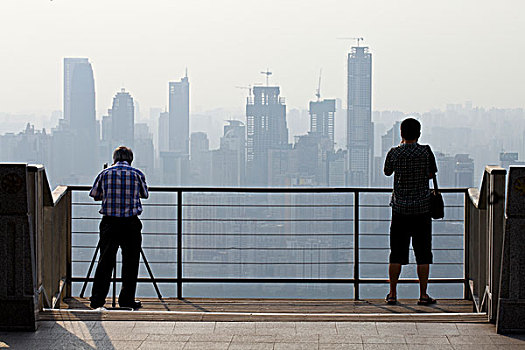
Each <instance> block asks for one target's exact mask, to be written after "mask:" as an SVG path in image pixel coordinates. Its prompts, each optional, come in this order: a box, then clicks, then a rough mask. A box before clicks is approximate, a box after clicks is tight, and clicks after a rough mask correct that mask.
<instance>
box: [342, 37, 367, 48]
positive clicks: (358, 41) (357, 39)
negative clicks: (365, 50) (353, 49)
mask: <svg viewBox="0 0 525 350" xmlns="http://www.w3.org/2000/svg"><path fill="white" fill-rule="evenodd" d="M337 39H338V40H355V41H357V47H359V44H360V43H361V41H363V40H365V38H362V37H359V38H354V37H344V38H337Z"/></svg>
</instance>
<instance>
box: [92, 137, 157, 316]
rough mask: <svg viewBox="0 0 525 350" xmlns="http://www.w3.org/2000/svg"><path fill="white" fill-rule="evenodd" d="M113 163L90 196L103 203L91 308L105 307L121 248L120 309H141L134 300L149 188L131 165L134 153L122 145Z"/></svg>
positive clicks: (102, 173) (104, 171) (97, 181)
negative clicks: (144, 200) (142, 203)
mask: <svg viewBox="0 0 525 350" xmlns="http://www.w3.org/2000/svg"><path fill="white" fill-rule="evenodd" d="M113 162H114V164H113V165H112V166H111V167H109V168H107V169H104V170H103V171H102V172H100V174H98V176H97V178H96V180H95V183H94V184H93V188H92V189H91V191H90V192H89V195H90V196H91V197H93V199H94V200H96V201H100V200H101V201H102V208H101V209H100V214H102V215H103V217H102V221H101V222H100V240H99V247H100V258H99V261H98V266H97V270H96V272H95V281H94V283H93V289H92V292H91V298H90V301H91V303H90V306H91V308H93V309H97V308H99V307H103V306H104V303H105V302H106V296H107V294H108V292H109V286H110V283H111V272H112V271H113V266H115V261H116V257H117V251H118V248H119V247H120V248H121V249H122V288H121V290H120V295H119V300H118V303H119V305H120V306H121V307H130V308H133V309H138V308H140V307H141V306H142V304H141V303H140V301H137V300H135V291H136V288H137V275H138V270H139V258H140V250H141V244H142V235H141V230H142V223H141V222H140V220H139V218H138V216H139V215H140V214H141V213H142V205H141V203H140V198H148V186H147V185H146V177H145V176H144V174H143V173H142V172H141V171H140V170H138V169H136V168H133V167H132V166H131V163H132V162H133V152H132V151H131V149H130V148H128V147H124V146H120V147H118V148H117V149H115V151H114V152H113Z"/></svg>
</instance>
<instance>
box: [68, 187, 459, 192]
mask: <svg viewBox="0 0 525 350" xmlns="http://www.w3.org/2000/svg"><path fill="white" fill-rule="evenodd" d="M67 188H68V189H69V190H70V191H89V190H91V186H88V185H68V186H67ZM468 190H469V188H467V187H447V188H441V187H440V188H439V192H442V193H467V192H468ZM148 191H150V192H205V193H210V192H219V193H220V192H231V193H356V192H359V193H378V192H379V193H389V192H392V188H388V187H202V186H199V187H190V186H180V187H179V186H149V187H148Z"/></svg>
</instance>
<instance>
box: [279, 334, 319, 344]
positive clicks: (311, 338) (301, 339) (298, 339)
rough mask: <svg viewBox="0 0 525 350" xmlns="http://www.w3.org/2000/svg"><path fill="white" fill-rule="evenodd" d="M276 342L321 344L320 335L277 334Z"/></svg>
mask: <svg viewBox="0 0 525 350" xmlns="http://www.w3.org/2000/svg"><path fill="white" fill-rule="evenodd" d="M275 342H276V343H318V342H319V335H317V334H309V335H305V334H301V335H298V334H292V335H286V334H277V335H275Z"/></svg>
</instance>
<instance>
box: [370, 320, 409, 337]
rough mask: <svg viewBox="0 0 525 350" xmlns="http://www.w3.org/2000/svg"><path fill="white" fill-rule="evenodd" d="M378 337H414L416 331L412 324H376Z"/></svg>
mask: <svg viewBox="0 0 525 350" xmlns="http://www.w3.org/2000/svg"><path fill="white" fill-rule="evenodd" d="M376 327H377V332H378V334H379V335H390V334H396V335H416V334H418V330H417V327H416V324H415V323H414V322H376Z"/></svg>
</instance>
